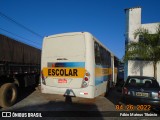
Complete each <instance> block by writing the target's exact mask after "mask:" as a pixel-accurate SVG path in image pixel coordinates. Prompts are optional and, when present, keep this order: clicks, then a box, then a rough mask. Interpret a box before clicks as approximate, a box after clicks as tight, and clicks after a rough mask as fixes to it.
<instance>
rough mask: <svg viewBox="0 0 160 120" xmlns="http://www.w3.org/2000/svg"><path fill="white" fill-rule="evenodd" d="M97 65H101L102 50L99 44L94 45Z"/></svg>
mask: <svg viewBox="0 0 160 120" xmlns="http://www.w3.org/2000/svg"><path fill="white" fill-rule="evenodd" d="M94 52H95V64H96V65H101V57H100V49H99V45H98V43H96V42H95V43H94Z"/></svg>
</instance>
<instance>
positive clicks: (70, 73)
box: [43, 67, 85, 78]
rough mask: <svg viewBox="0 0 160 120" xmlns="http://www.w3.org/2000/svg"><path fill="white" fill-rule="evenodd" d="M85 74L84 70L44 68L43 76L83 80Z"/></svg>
mask: <svg viewBox="0 0 160 120" xmlns="http://www.w3.org/2000/svg"><path fill="white" fill-rule="evenodd" d="M84 74H85V69H84V68H65V67H57V68H56V67H54V68H43V75H44V76H45V77H67V78H69V77H72V78H83V77H84Z"/></svg>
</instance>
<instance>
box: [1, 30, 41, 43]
mask: <svg viewBox="0 0 160 120" xmlns="http://www.w3.org/2000/svg"><path fill="white" fill-rule="evenodd" d="M0 30H3V31H5V32H8V33H10V34H12V35H14V36H17V37H19V38H21V39H24V40H27V41H30V42H32V43H36V44H39V45H40V43H37V42H35V41H31V40H29V39H26V38H24V37H21V36H19V35H17V34H15V33H12V32H9V31H8V30H5V29H3V28H0ZM18 41H19V40H18ZM20 42H21V41H20Z"/></svg>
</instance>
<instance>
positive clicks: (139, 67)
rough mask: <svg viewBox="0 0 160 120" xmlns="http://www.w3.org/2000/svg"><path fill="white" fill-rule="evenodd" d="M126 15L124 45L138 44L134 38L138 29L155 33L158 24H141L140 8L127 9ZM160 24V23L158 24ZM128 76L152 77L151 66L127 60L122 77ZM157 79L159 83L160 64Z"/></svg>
mask: <svg viewBox="0 0 160 120" xmlns="http://www.w3.org/2000/svg"><path fill="white" fill-rule="evenodd" d="M125 14H126V31H125V45H127V44H128V42H130V41H134V42H138V40H139V39H138V38H136V39H135V38H134V32H135V30H137V29H138V28H140V27H142V28H146V29H148V30H149V32H150V33H151V34H154V33H155V32H156V27H157V25H158V23H147V24H142V23H141V8H140V7H135V8H128V9H125ZM159 23H160V22H159ZM128 75H138V76H139V75H140V76H142V75H143V76H154V69H153V64H152V63H151V62H147V61H138V60H129V61H128V62H126V63H125V67H124V77H125V78H126V77H127V76H128ZM157 79H158V81H159V83H160V63H159V64H158V65H157Z"/></svg>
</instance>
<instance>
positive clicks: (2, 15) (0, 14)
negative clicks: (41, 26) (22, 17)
mask: <svg viewBox="0 0 160 120" xmlns="http://www.w3.org/2000/svg"><path fill="white" fill-rule="evenodd" d="M0 16H1V17H3V18H5V19H7V20H9V21H11V22H13V23H15V24H16V25H18V26H20V27H22V28H23V29H25V30H27V31H29V32H31V33H32V34H34V35H36V36H38V37H40V38H43V36H42V35H40V34H38V33H36V32H34V31H32V30H31V29H29V28H27V27H26V26H24V25H22V24H20V23H18V22H17V21H15V20H14V19H12V18H10V17H8V16H7V15H5V14H4V13H2V12H0Z"/></svg>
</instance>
